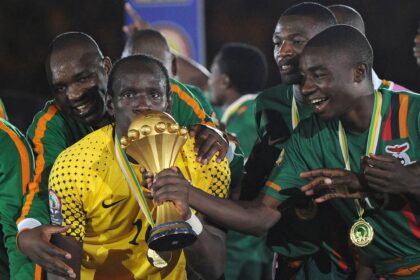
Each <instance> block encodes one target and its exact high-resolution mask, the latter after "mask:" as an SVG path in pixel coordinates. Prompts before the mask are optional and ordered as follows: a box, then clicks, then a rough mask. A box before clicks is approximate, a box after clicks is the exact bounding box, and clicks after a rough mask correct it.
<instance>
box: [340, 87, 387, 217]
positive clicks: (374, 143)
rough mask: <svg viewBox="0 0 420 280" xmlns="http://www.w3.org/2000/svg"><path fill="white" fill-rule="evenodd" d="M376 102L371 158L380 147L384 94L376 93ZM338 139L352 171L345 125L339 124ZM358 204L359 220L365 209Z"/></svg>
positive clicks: (347, 167)
mask: <svg viewBox="0 0 420 280" xmlns="http://www.w3.org/2000/svg"><path fill="white" fill-rule="evenodd" d="M374 97H375V101H374V104H373V112H372V120H371V121H370V126H369V134H368V141H367V147H366V152H365V155H366V156H369V155H370V154H375V153H376V148H377V146H378V140H379V134H380V129H381V124H382V115H381V110H382V94H381V93H380V92H379V91H375V92H374ZM338 138H339V141H340V148H341V153H342V155H343V159H344V163H345V167H346V170H349V171H351V167H350V157H349V148H348V145H347V139H346V132H345V131H344V128H343V125H342V124H341V122H339V123H338ZM354 202H355V204H356V210H357V213H358V215H359V218H361V217H362V216H363V213H364V209H363V208H362V207H361V206H360V202H359V200H358V199H355V200H354Z"/></svg>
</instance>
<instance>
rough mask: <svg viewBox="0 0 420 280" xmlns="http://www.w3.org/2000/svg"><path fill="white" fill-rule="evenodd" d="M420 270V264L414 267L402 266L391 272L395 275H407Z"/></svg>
mask: <svg viewBox="0 0 420 280" xmlns="http://www.w3.org/2000/svg"><path fill="white" fill-rule="evenodd" d="M418 272H420V264H417V265H414V266H412V267H402V268H400V269H398V270H397V271H395V272H391V273H389V274H390V275H393V276H399V277H407V276H411V275H413V274H415V273H418Z"/></svg>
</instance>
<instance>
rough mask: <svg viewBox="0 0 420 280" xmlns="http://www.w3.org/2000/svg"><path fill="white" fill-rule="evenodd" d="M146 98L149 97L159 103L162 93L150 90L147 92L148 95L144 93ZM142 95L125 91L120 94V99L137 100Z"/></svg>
mask: <svg viewBox="0 0 420 280" xmlns="http://www.w3.org/2000/svg"><path fill="white" fill-rule="evenodd" d="M146 94H147V96H148V97H150V98H151V99H152V100H153V101H160V100H162V98H163V93H161V92H159V91H157V90H152V91H149V92H148V93H146ZM141 95H144V94H143V93H141V92H135V91H133V90H125V91H123V92H122V93H121V94H120V98H122V99H134V98H138V97H139V96H141Z"/></svg>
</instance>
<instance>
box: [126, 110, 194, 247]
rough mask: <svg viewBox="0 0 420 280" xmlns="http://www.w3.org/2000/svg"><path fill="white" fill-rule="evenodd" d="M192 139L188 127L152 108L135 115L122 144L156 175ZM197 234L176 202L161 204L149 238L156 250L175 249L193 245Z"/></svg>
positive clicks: (174, 158) (133, 156)
mask: <svg viewBox="0 0 420 280" xmlns="http://www.w3.org/2000/svg"><path fill="white" fill-rule="evenodd" d="M187 138H188V130H187V129H186V128H184V127H180V126H179V125H178V123H177V122H176V121H175V120H174V118H173V117H172V116H171V115H169V114H167V113H164V112H156V111H149V112H147V113H144V114H142V115H140V116H139V117H137V118H135V119H134V120H133V121H132V123H131V124H130V126H129V128H128V134H127V137H125V136H124V137H122V138H121V146H122V148H123V149H125V151H126V153H127V155H129V156H130V157H132V158H133V159H135V160H136V161H137V162H138V163H139V164H140V165H142V166H143V167H144V168H145V169H146V170H148V171H149V172H151V173H153V175H156V174H157V173H159V172H160V171H162V170H163V169H166V168H170V167H172V166H173V165H174V163H175V160H176V158H177V156H178V153H179V152H180V151H181V149H182V146H183V145H184V144H185V142H186V141H187ZM196 239H197V235H196V234H195V233H194V231H193V230H192V228H191V226H190V225H189V224H188V223H186V222H185V221H184V220H183V219H182V218H181V216H180V215H179V214H178V212H177V210H176V209H175V206H174V204H173V202H170V201H167V202H164V203H163V204H162V205H159V206H157V213H156V223H155V227H153V228H152V230H151V231H150V237H149V239H148V240H147V243H148V245H149V248H150V249H152V250H155V251H173V250H177V249H181V248H184V247H186V246H189V245H191V244H192V243H194V241H195V240H196Z"/></svg>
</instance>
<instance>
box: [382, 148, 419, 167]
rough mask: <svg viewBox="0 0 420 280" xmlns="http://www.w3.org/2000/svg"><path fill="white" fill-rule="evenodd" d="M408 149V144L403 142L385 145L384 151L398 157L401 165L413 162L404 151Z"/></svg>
mask: <svg viewBox="0 0 420 280" xmlns="http://www.w3.org/2000/svg"><path fill="white" fill-rule="evenodd" d="M408 149H410V144H408V143H403V144H401V145H398V144H397V145H394V146H386V147H385V151H386V152H387V153H390V154H391V155H392V156H393V157H395V158H397V159H399V160H400V161H401V163H402V164H403V165H409V164H411V163H413V162H412V161H411V159H410V157H409V156H408V154H407V153H406V152H407V151H408Z"/></svg>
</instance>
